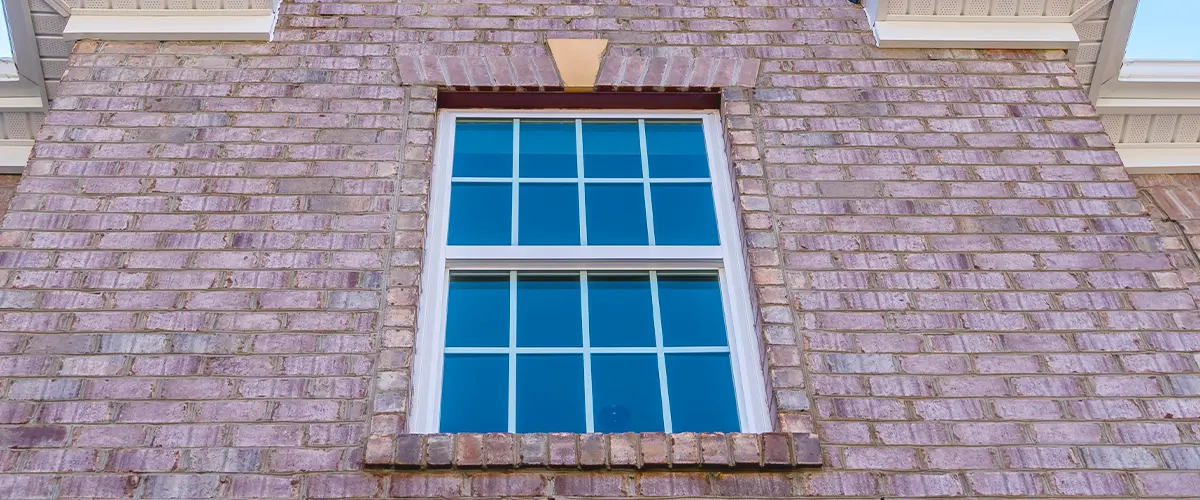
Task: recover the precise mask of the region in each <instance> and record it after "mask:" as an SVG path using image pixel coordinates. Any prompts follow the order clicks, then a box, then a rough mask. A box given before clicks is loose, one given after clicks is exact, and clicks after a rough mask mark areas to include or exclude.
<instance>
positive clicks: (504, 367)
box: [438, 354, 508, 432]
mask: <svg viewBox="0 0 1200 500" xmlns="http://www.w3.org/2000/svg"><path fill="white" fill-rule="evenodd" d="M444 370H445V371H444V373H443V374H442V417H441V424H440V425H439V429H438V430H439V431H441V432H507V431H508V355H507V354H447V355H446V360H445V367H444Z"/></svg>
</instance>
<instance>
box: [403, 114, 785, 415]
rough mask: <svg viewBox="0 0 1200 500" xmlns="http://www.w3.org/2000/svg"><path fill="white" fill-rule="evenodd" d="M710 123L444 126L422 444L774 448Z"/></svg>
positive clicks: (691, 117) (554, 118)
mask: <svg viewBox="0 0 1200 500" xmlns="http://www.w3.org/2000/svg"><path fill="white" fill-rule="evenodd" d="M718 130H719V125H718V120H717V116H716V114H715V113H672V114H641V115H635V114H613V113H603V114H601V113H578V112H573V113H566V112H539V113H500V112H497V113H484V112H445V111H444V112H442V115H441V118H440V122H439V130H438V137H439V143H438V151H437V158H436V161H435V167H434V170H435V172H434V183H433V192H432V193H431V204H430V206H431V208H430V226H429V227H430V230H429V235H428V243H427V255H426V256H427V258H426V262H425V266H426V268H425V275H424V276H425V277H424V282H423V283H422V287H423V292H422V294H423V296H422V299H421V313H420V314H421V324H420V331H419V334H418V339H419V340H418V345H417V354H416V356H417V359H416V362H415V365H416V367H415V370H414V377H415V381H414V382H415V386H416V399H415V401H414V404H413V410H414V411H413V415H412V421H411V425H410V429H411V430H413V431H414V432H518V433H527V432H688V431H695V432H702V431H711V432H718V431H730V432H731V431H743V432H763V431H767V430H769V429H770V421H769V418H768V417H767V416H766V402H765V387H764V382H763V377H762V372H761V361H760V358H759V354H758V341H757V335H756V334H755V331H754V328H753V326H754V324H753V318H752V315H751V311H750V300H749V295H748V293H749V290H748V281H747V277H746V274H745V269H744V262H743V257H742V250H741V241H740V233H739V231H738V228H737V221H736V214H735V212H734V208H733V195H732V187H731V185H730V180H729V175H728V172H727V171H726V169H727V167H726V166H725V165H726V163H725V160H724V149H723V145H722V144H721V139H720V138H721V135H720V134H719V133H718Z"/></svg>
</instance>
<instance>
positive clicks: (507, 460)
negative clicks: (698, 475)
mask: <svg viewBox="0 0 1200 500" xmlns="http://www.w3.org/2000/svg"><path fill="white" fill-rule="evenodd" d="M366 465H367V467H374V468H391V469H494V470H504V469H518V468H520V469H630V470H641V469H685V470H687V469H691V470H695V469H703V470H728V469H742V470H745V469H786V468H797V467H812V466H820V465H821V444H820V442H819V441H818V440H817V437H816V436H815V435H813V434H809V433H782V432H768V433H762V434H748V433H694V432H681V433H675V434H665V433H661V432H654V433H643V434H635V433H622V434H597V433H593V434H570V433H551V434H510V433H490V434H473V433H462V434H399V435H393V436H377V437H372V438H371V440H370V441H369V442H368V443H367V450H366Z"/></svg>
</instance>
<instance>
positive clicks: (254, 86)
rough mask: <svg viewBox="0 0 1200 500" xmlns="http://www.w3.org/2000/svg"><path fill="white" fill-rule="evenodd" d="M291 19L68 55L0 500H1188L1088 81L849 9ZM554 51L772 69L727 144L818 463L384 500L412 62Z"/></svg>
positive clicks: (37, 219) (777, 382)
mask: <svg viewBox="0 0 1200 500" xmlns="http://www.w3.org/2000/svg"><path fill="white" fill-rule="evenodd" d="M282 9H283V14H282V15H281V19H280V22H279V23H280V24H279V27H278V30H277V32H276V34H277V40H276V41H275V42H272V43H269V44H267V43H253V44H251V43H163V44H155V43H95V42H82V43H79V44H78V45H77V46H76V47H75V50H74V54H73V55H72V57H71V61H70V71H69V72H68V74H67V75H66V77H64V83H63V85H62V87H61V90H60V92H59V97H58V99H57V100H56V101H55V103H54V105H53V110H52V111H51V112H50V113H49V114H48V116H47V118H46V124H45V126H44V128H43V130H42V131H41V133H40V134H39V136H38V137H39V140H38V142H37V145H36V147H35V152H34V159H33V160H32V161H31V164H30V165H29V168H28V169H27V171H26V175H25V176H24V177H23V178H22V180H21V184H20V186H19V187H18V194H17V195H16V196H15V197H14V198H13V200H12V201H11V203H10V204H9V207H10V209H9V212H8V213H7V214H6V215H5V216H4V219H3V223H2V226H0V228H2V229H3V232H0V259H2V260H3V262H4V263H5V266H4V269H3V270H0V307H3V309H0V311H3V312H0V332H3V333H0V391H2V392H0V394H2V395H3V399H0V443H4V444H5V446H4V447H3V449H0V471H6V472H5V473H0V497H3V498H73V497H87V496H91V497H108V498H125V497H138V498H287V497H309V498H376V497H382V496H385V495H388V496H392V497H439V496H477V497H478V496H492V497H494V496H518V497H522V496H544V495H554V496H556V497H576V496H603V497H618V496H743V497H768V496H800V495H810V496H821V497H825V498H879V497H883V496H887V497H893V498H912V497H928V496H936V497H965V496H976V497H980V496H982V497H1005V496H1009V497H1012V496H1024V497H1039V498H1071V497H1078V498H1082V497H1088V498H1095V497H1135V496H1140V497H1158V498H1180V497H1194V496H1200V473H1197V472H1196V470H1197V469H1200V443H1198V439H1197V436H1198V435H1200V425H1197V424H1195V423H1194V422H1195V421H1196V419H1197V418H1200V377H1198V376H1197V375H1195V373H1196V372H1197V371H1198V370H1197V363H1198V362H1200V360H1198V359H1197V358H1196V356H1195V355H1194V353H1195V351H1197V350H1200V333H1198V332H1197V326H1198V325H1200V316H1198V315H1197V310H1196V304H1195V302H1194V299H1193V297H1192V295H1191V294H1189V293H1188V286H1187V285H1188V280H1189V279H1190V278H1186V276H1187V275H1186V274H1185V275H1181V274H1180V272H1179V271H1178V269H1177V268H1178V267H1180V260H1179V259H1178V258H1177V256H1178V253H1177V252H1175V250H1176V247H1175V246H1168V247H1164V240H1163V239H1160V238H1159V237H1158V236H1156V233H1155V226H1154V224H1153V222H1152V219H1151V217H1149V216H1148V215H1147V211H1146V208H1145V207H1144V206H1143V204H1142V203H1141V202H1140V201H1139V200H1138V197H1137V192H1136V190H1135V186H1134V184H1133V183H1131V182H1130V180H1129V178H1128V177H1127V176H1126V175H1125V173H1124V171H1123V169H1122V167H1121V166H1120V164H1119V160H1118V158H1117V156H1116V155H1115V153H1114V152H1113V151H1112V149H1111V147H1110V144H1109V143H1108V141H1107V139H1106V138H1105V136H1104V135H1103V133H1102V131H1101V127H1100V123H1099V121H1098V120H1097V119H1096V117H1095V112H1094V109H1093V108H1092V106H1091V105H1090V104H1088V103H1087V101H1086V98H1085V96H1084V95H1083V93H1082V92H1081V91H1080V90H1079V82H1078V80H1077V79H1076V78H1075V77H1074V75H1073V73H1072V70H1071V68H1070V67H1069V65H1068V64H1067V61H1066V55H1065V54H1064V53H1062V52H1058V51H1046V52H1034V51H976V50H879V49H876V48H874V47H873V46H872V41H871V37H870V32H869V30H868V29H867V27H866V22H865V16H864V15H863V13H862V11H861V9H859V8H857V7H855V6H853V5H852V4H849V3H847V2H845V1H844V0H787V1H782V0H779V1H773V0H747V1H734V0H727V1H723V0H711V1H706V2H696V1H682V0H679V1H670V0H663V1H655V2H649V1H640V0H620V1H617V0H614V1H612V2H606V3H604V4H600V2H596V4H594V5H579V4H576V3H568V2H562V3H553V2H550V3H546V2H512V3H506V4H493V3H475V2H457V1H449V0H447V1H446V2H431V1H421V2H401V3H396V2H379V3H367V2H358V1H355V2H351V1H343V2H287V3H285V4H284V6H283V7H282ZM559 35H584V36H595V35H600V36H605V37H607V38H609V39H610V40H611V44H612V46H611V47H610V49H609V56H610V57H613V56H620V57H626V56H628V57H646V58H684V59H686V58H693V59H700V58H716V59H759V60H761V66H760V71H759V75H758V77H757V83H756V84H755V87H754V88H744V87H732V88H727V89H725V91H724V95H725V98H726V99H725V103H724V105H723V106H724V108H723V111H724V114H725V120H724V121H725V123H726V127H727V132H728V135H729V139H730V142H731V153H732V157H733V160H734V162H733V165H732V168H733V169H734V171H735V173H736V175H737V186H736V187H737V190H738V192H739V201H740V207H741V210H742V221H741V223H742V224H743V226H744V227H745V228H746V231H747V236H746V240H747V241H748V242H749V246H750V248H748V250H747V258H748V260H749V261H750V263H751V264H752V266H753V267H754V272H753V273H752V275H753V280H754V286H755V290H756V292H757V303H758V306H759V313H760V322H761V323H762V335H763V342H764V344H765V345H766V346H767V350H766V354H767V357H768V360H767V361H768V365H769V366H770V367H771V373H770V374H769V375H770V376H769V378H770V380H771V384H772V387H773V388H775V389H776V391H777V392H776V396H775V397H776V400H775V401H774V404H775V406H776V407H779V408H781V409H784V410H791V411H788V412H785V413H782V414H781V415H782V416H781V418H779V419H778V422H777V425H778V430H781V431H801V432H803V431H808V430H813V431H815V432H816V433H817V434H818V435H819V437H820V440H821V442H822V445H823V453H824V465H823V466H822V467H820V468H816V469H797V470H790V469H789V470H777V471H767V472H759V471H756V470H749V471H743V472H719V473H718V472H709V471H707V470H706V469H704V468H703V467H701V468H698V469H697V468H695V467H689V468H684V470H682V471H676V472H672V471H635V470H632V469H630V468H624V467H616V468H612V469H608V468H606V467H599V468H598V469H594V470H576V469H573V468H557V469H543V468H529V469H518V470H516V471H500V470H492V469H480V468H478V467H469V468H463V469H456V470H449V471H437V472H422V471H393V470H388V469H387V468H386V467H380V468H374V469H371V470H364V465H363V462H364V448H365V443H366V441H367V437H368V435H369V434H371V433H380V432H385V431H384V429H388V428H392V429H396V432H400V431H401V430H402V429H400V428H399V426H400V425H401V424H400V422H402V415H403V411H404V409H405V408H407V405H408V401H407V398H406V395H407V390H408V389H409V388H408V385H407V381H408V379H409V376H408V375H409V374H408V367H409V362H410V360H409V356H408V353H407V350H406V349H407V348H408V347H409V346H411V345H412V341H413V337H414V335H415V332H414V331H413V325H414V324H415V323H414V318H415V317H416V315H417V314H425V313H426V312H425V311H420V312H418V311H416V310H415V304H416V298H417V296H418V290H417V288H416V287H417V284H418V283H419V272H420V267H419V266H420V255H421V246H422V241H423V228H424V224H425V214H424V212H423V211H424V209H425V204H426V195H427V191H428V180H429V173H430V169H431V162H430V160H431V151H432V150H431V145H432V142H433V140H434V137H433V131H432V126H433V120H432V119H433V112H434V104H433V103H434V101H433V97H434V92H435V91H436V89H434V88H432V87H425V86H415V85H408V84H407V83H408V82H411V81H414V80H420V79H421V78H420V75H418V76H413V75H412V74H408V73H406V71H411V68H409V67H408V66H402V65H398V64H397V61H399V60H402V59H403V57H402V56H411V55H414V54H416V55H420V56H422V57H424V56H436V57H466V58H472V57H495V56H512V57H525V56H532V57H537V56H542V55H544V53H545V50H544V46H543V44H542V40H543V39H544V38H545V37H547V36H559ZM468 60H469V59H468ZM401 83H405V84H401ZM1165 241H1166V243H1167V244H1168V245H1174V243H1172V240H1169V239H1168V240H1165ZM1173 256H1175V257H1176V258H1173ZM780 391H784V392H780ZM379 394H386V395H387V396H386V397H385V398H380V397H378V395H379ZM785 398H786V399H785Z"/></svg>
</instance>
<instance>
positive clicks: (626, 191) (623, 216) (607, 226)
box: [584, 184, 650, 245]
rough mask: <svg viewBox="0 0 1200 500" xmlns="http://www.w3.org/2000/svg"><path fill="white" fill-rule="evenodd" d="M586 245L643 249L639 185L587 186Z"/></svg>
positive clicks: (643, 201)
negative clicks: (624, 246)
mask: <svg viewBox="0 0 1200 500" xmlns="http://www.w3.org/2000/svg"><path fill="white" fill-rule="evenodd" d="M584 193H585V194H586V196H585V198H584V201H585V202H586V204H587V238H588V244H589V245H646V244H648V243H649V242H650V239H649V238H648V237H647V236H646V193H645V192H644V189H643V187H642V185H641V184H586V185H585V186H584Z"/></svg>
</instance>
